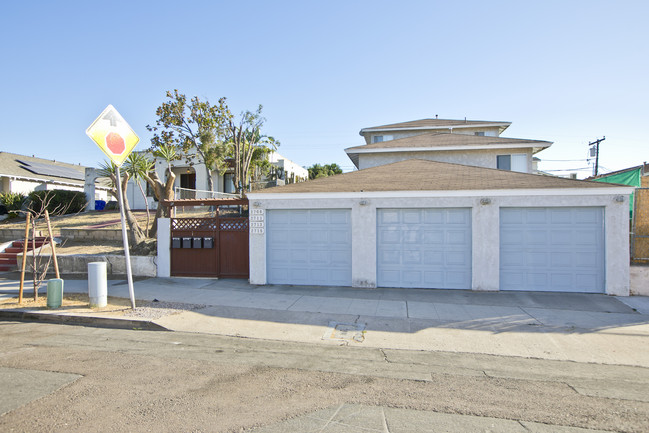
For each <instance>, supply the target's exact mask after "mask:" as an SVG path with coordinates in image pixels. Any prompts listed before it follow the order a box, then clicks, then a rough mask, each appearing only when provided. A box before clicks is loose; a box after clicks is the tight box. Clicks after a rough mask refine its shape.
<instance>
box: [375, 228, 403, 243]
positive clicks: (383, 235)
mask: <svg viewBox="0 0 649 433" xmlns="http://www.w3.org/2000/svg"><path fill="white" fill-rule="evenodd" d="M400 239H401V238H400V236H399V232H398V231H396V230H382V231H380V232H379V242H382V243H385V244H399V243H400Z"/></svg>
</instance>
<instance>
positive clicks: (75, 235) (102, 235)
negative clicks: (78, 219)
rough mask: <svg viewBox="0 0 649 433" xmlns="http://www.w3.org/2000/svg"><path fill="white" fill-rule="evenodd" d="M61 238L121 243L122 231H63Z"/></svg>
mask: <svg viewBox="0 0 649 433" xmlns="http://www.w3.org/2000/svg"><path fill="white" fill-rule="evenodd" d="M61 237H62V238H66V239H76V240H89V241H93V240H102V241H121V240H122V230H121V229H65V228H62V229H61Z"/></svg>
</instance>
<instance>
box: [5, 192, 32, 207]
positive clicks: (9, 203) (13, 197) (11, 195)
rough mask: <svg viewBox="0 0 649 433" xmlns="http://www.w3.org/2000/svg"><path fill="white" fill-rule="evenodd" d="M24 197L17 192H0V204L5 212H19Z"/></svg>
mask: <svg viewBox="0 0 649 433" xmlns="http://www.w3.org/2000/svg"><path fill="white" fill-rule="evenodd" d="M25 197H26V196H25V195H23V194H21V193H19V192H0V203H2V204H3V205H5V207H6V208H7V210H20V207H21V206H22V204H23V201H24V200H25Z"/></svg>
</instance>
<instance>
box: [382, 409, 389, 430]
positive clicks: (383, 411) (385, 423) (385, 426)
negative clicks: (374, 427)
mask: <svg viewBox="0 0 649 433" xmlns="http://www.w3.org/2000/svg"><path fill="white" fill-rule="evenodd" d="M381 416H382V418H383V431H384V432H385V433H390V429H389V428H388V421H387V420H386V419H385V409H384V408H383V407H381Z"/></svg>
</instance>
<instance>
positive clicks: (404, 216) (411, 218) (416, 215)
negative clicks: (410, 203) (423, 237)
mask: <svg viewBox="0 0 649 433" xmlns="http://www.w3.org/2000/svg"><path fill="white" fill-rule="evenodd" d="M421 217H422V215H421V212H420V211H419V210H412V211H409V210H404V211H403V212H402V213H401V222H402V223H404V224H420V223H421Z"/></svg>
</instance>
